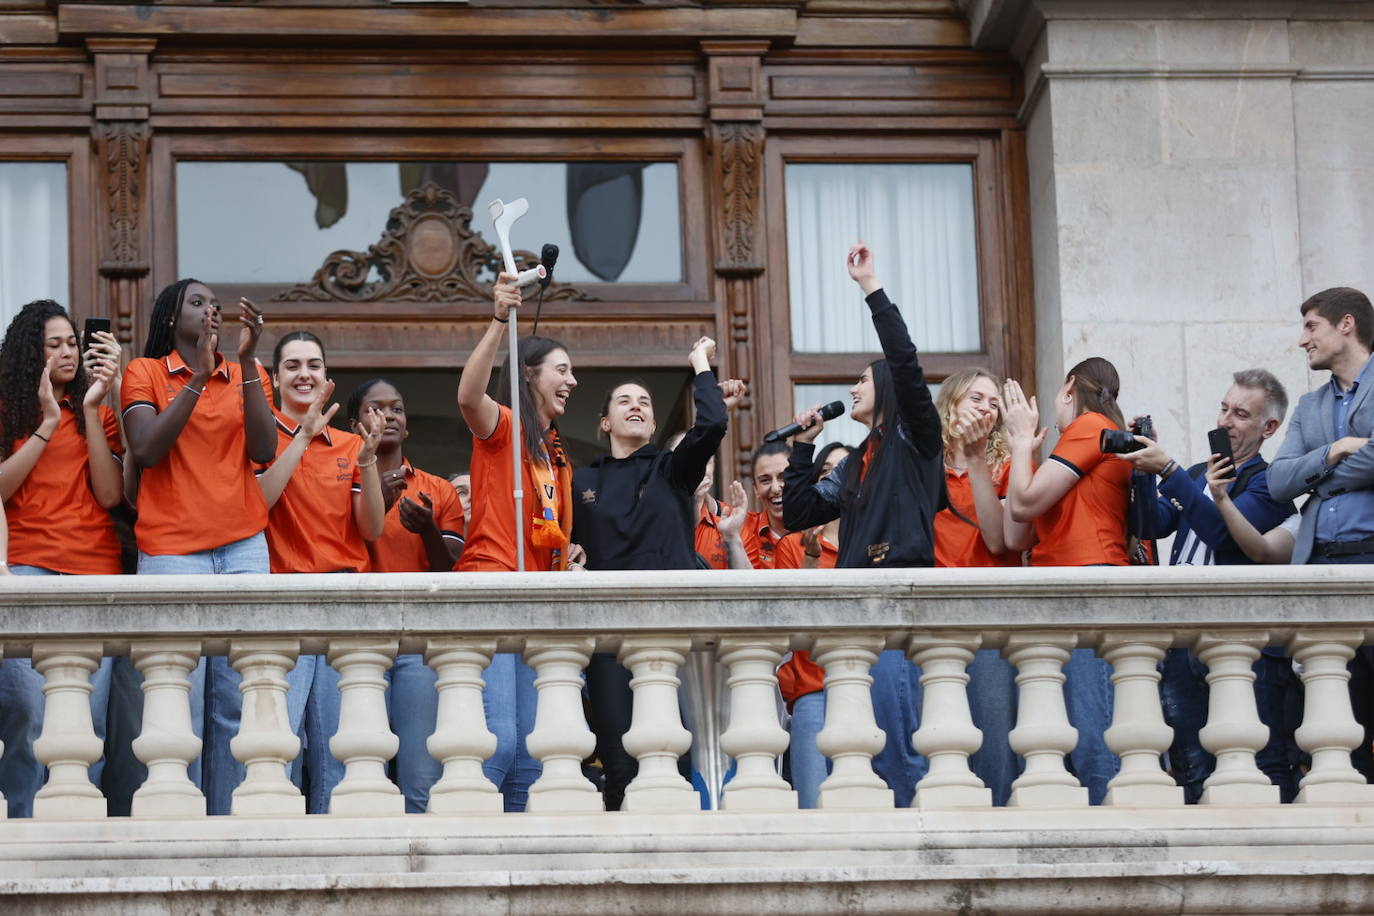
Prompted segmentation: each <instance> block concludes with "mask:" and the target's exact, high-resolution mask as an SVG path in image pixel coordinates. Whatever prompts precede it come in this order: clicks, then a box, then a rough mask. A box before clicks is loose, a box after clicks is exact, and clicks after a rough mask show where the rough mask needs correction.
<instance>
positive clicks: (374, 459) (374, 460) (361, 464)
mask: <svg viewBox="0 0 1374 916" xmlns="http://www.w3.org/2000/svg"><path fill="white" fill-rule="evenodd" d="M376 463H377V456H376V455H373V456H372V460H371V461H368V462H362V461H359V462H358V463H357V464H358V467H359V468H370V467H372V466H373V465H374V464H376Z"/></svg>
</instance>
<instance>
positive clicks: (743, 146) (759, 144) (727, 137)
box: [712, 121, 763, 277]
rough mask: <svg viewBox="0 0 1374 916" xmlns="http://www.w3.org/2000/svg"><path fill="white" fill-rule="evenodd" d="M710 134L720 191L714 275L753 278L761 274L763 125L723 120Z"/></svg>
mask: <svg viewBox="0 0 1374 916" xmlns="http://www.w3.org/2000/svg"><path fill="white" fill-rule="evenodd" d="M712 132H713V137H712V140H713V142H714V143H715V146H716V150H717V152H716V160H717V162H718V163H719V172H720V175H719V181H720V192H721V209H720V217H719V219H720V222H719V228H720V258H719V259H718V260H717V262H716V272H717V273H718V274H720V275H721V276H725V277H750V276H756V275H758V274H761V273H763V262H762V259H761V258H760V257H759V252H758V248H757V236H758V222H759V186H760V180H759V179H760V160H761V159H762V153H763V126H762V125H761V124H758V123H756V122H752V121H724V122H718V123H716V124H713V125H712Z"/></svg>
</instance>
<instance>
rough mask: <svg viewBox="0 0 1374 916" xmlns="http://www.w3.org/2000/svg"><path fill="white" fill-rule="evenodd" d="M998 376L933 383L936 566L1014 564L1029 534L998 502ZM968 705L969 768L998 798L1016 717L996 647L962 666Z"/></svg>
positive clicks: (1008, 670) (1012, 679) (1002, 450)
mask: <svg viewBox="0 0 1374 916" xmlns="http://www.w3.org/2000/svg"><path fill="white" fill-rule="evenodd" d="M1001 403H1002V380H1001V379H1000V378H998V377H997V376H996V375H994V374H993V373H992V372H990V371H989V370H987V369H980V368H976V367H975V368H969V369H961V370H960V371H958V372H956V373H954V374H953V375H951V376H950V377H949V378H947V379H945V380H944V381H943V382H941V383H940V392H939V394H938V395H937V396H936V398H935V409H936V410H937V411H939V413H940V426H941V433H942V435H943V439H944V446H945V449H944V460H945V490H946V491H947V493H948V495H949V507H947V508H945V509H942V510H940V512H938V513H937V514H936V516H935V565H936V566H944V567H999V566H1020V565H1021V558H1022V553H1023V551H1025V550H1026V548H1028V547H1030V545H1031V543H1032V542H1033V541H1034V532H1033V531H1032V530H1031V526H1030V525H1029V524H1028V523H1024V522H1017V521H1016V520H1015V519H1013V518H1012V517H1011V513H1010V512H1007V511H1006V509H1005V505H1004V502H1005V500H1006V496H1007V477H1008V475H1009V474H1010V471H1011V460H1010V459H1011V452H1010V449H1009V448H1008V447H1007V441H1006V433H1005V430H1004V429H1003V428H1002V416H1001ZM968 675H969V686H968V700H969V710H970V712H971V713H972V714H973V724H974V725H976V726H978V728H979V729H980V730H981V731H982V732H983V743H982V745H981V746H980V747H979V748H978V750H977V752H975V753H974V754H973V756H972V757H970V758H969V765H970V766H971V767H972V768H973V771H974V773H976V774H977V775H978V777H979V778H980V779H982V780H983V784H984V785H986V786H987V787H988V788H989V789H991V790H992V798H993V804H997V805H1005V804H1006V803H1007V798H1008V797H1009V796H1010V794H1011V782H1012V780H1013V779H1015V778H1016V772H1017V761H1016V753H1015V752H1014V751H1013V750H1012V749H1011V745H1010V744H1009V743H1008V734H1009V733H1010V732H1011V729H1012V728H1013V727H1014V726H1015V724H1016V671H1015V669H1014V668H1012V666H1011V664H1010V663H1009V662H1008V661H1007V660H1006V659H1004V658H1003V657H1002V654H1001V653H1000V652H999V651H998V650H996V649H980V650H979V651H978V652H977V653H976V654H975V655H974V657H973V662H972V663H971V664H970V665H969V667H968Z"/></svg>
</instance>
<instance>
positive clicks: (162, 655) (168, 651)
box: [129, 639, 205, 817]
mask: <svg viewBox="0 0 1374 916" xmlns="http://www.w3.org/2000/svg"><path fill="white" fill-rule="evenodd" d="M200 648H201V647H200V641H199V640H186V639H150V640H146V641H143V642H136V643H134V644H133V647H132V649H131V651H130V652H129V659H130V661H132V662H133V665H134V667H135V668H137V669H138V672H139V673H140V674H142V675H143V726H142V728H140V729H139V733H138V737H137V738H135V739H134V744H133V747H134V755H135V756H136V757H138V759H139V760H141V761H143V763H144V764H146V765H147V767H148V779H147V780H146V781H145V782H144V783H143V785H142V786H140V787H139V789H138V791H137V792H135V793H134V798H133V807H132V810H131V812H130V813H132V814H133V816H134V817H204V816H205V796H204V795H203V794H201V791H200V789H198V788H196V786H195V783H193V782H191V780H190V779H189V778H188V777H187V775H186V769H187V767H189V766H190V765H191V762H192V761H193V760H195V759H196V757H197V756H199V755H200V739H199V738H197V737H196V733H195V731H194V730H193V729H192V727H191V681H190V679H189V676H190V674H191V671H192V670H194V669H195V667H196V665H197V664H198V663H199V662H200Z"/></svg>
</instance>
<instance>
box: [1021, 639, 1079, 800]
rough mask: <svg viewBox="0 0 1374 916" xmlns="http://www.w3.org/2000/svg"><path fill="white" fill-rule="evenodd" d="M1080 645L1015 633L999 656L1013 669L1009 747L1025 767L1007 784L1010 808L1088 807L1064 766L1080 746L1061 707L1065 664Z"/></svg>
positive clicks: (1069, 640) (1066, 711)
mask: <svg viewBox="0 0 1374 916" xmlns="http://www.w3.org/2000/svg"><path fill="white" fill-rule="evenodd" d="M1076 645H1078V636H1077V634H1074V633H1064V632H1059V631H1041V632H1027V633H1014V634H1012V636H1011V637H1010V638H1009V639H1008V640H1007V644H1006V647H1005V648H1004V649H1003V650H1002V654H1003V655H1005V656H1006V657H1007V660H1008V661H1010V662H1011V663H1012V664H1013V665H1015V666H1016V686H1017V688H1018V691H1019V698H1018V702H1017V712H1016V727H1015V728H1014V729H1012V730H1011V735H1010V736H1009V737H1010V739H1011V748H1012V750H1014V751H1016V753H1018V754H1020V755H1021V756H1022V757H1025V758H1026V768H1025V770H1024V771H1023V772H1022V773H1021V775H1020V776H1018V777H1017V778H1016V781H1015V782H1013V783H1012V784H1011V798H1010V799H1008V801H1007V805H1008V807H1024V808H1058V807H1076V806H1080V805H1087V804H1088V790H1087V788H1086V787H1084V786H1083V785H1081V784H1080V783H1079V782H1078V780H1077V779H1075V778H1074V777H1073V775H1072V774H1070V773H1069V771H1068V770H1067V769H1065V767H1064V755H1066V754H1068V753H1069V751H1071V750H1073V749H1074V745H1075V744H1077V742H1078V730H1077V729H1076V728H1074V727H1073V726H1072V725H1070V724H1069V713H1068V709H1067V707H1066V706H1065V705H1064V681H1065V677H1064V664H1065V663H1066V662H1067V661H1068V660H1069V653H1070V652H1071V651H1072V650H1073V648H1074V647H1075V646H1076Z"/></svg>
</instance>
